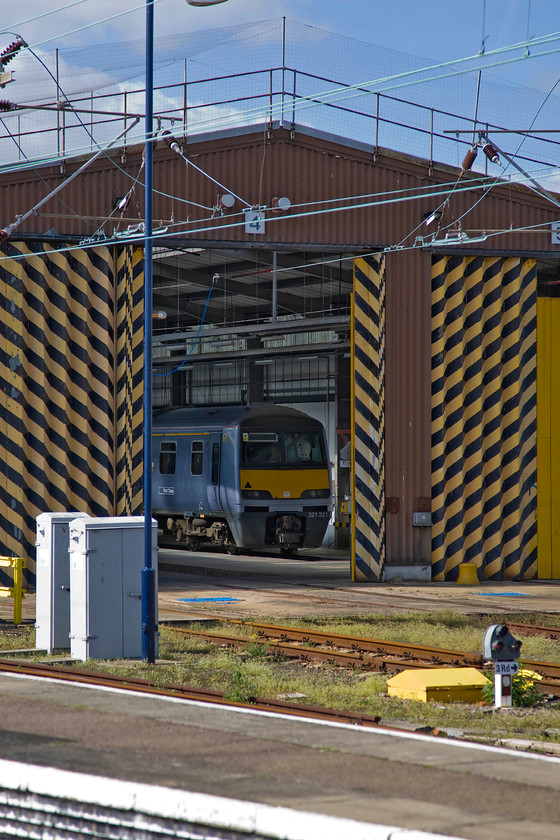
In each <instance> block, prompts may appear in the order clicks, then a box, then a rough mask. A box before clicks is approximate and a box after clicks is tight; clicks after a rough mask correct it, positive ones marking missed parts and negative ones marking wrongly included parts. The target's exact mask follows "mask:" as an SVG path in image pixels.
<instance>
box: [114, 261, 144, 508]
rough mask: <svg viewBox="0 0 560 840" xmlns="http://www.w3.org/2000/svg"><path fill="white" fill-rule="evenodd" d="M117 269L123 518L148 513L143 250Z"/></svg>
mask: <svg viewBox="0 0 560 840" xmlns="http://www.w3.org/2000/svg"><path fill="white" fill-rule="evenodd" d="M115 264H116V266H117V313H116V323H117V393H116V402H117V464H116V482H117V485H116V496H117V515H118V516H121V515H122V516H134V515H137V514H140V513H141V512H142V483H143V481H142V476H143V449H142V447H143V443H142V441H143V422H144V409H143V393H144V389H143V382H144V379H143V375H144V374H143V365H144V352H143V334H144V333H143V318H144V262H143V250H142V249H141V248H135V249H134V248H132V247H131V246H126V247H125V248H123V249H120V251H119V253H118V254H117V255H116V258H115Z"/></svg>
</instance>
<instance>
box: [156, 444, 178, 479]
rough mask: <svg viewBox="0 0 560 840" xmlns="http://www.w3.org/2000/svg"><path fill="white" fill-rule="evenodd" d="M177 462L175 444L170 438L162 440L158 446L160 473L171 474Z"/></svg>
mask: <svg viewBox="0 0 560 840" xmlns="http://www.w3.org/2000/svg"><path fill="white" fill-rule="evenodd" d="M176 463H177V444H176V443H175V441H172V440H162V442H161V444H160V447H159V472H160V475H173V473H174V472H175V468H176Z"/></svg>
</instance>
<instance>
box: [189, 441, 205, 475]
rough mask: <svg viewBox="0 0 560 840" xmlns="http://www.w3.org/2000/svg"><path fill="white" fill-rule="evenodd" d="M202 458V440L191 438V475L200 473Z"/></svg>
mask: <svg viewBox="0 0 560 840" xmlns="http://www.w3.org/2000/svg"><path fill="white" fill-rule="evenodd" d="M203 460H204V442H203V441H202V440H193V442H192V444H191V475H202V464H203Z"/></svg>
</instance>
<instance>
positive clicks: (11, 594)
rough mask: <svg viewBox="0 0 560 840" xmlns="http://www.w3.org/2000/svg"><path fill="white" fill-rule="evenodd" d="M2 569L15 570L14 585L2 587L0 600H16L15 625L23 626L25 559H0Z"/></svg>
mask: <svg viewBox="0 0 560 840" xmlns="http://www.w3.org/2000/svg"><path fill="white" fill-rule="evenodd" d="M0 567H3V568H11V569H13V570H14V585H13V586H0V598H13V599H14V624H21V602H22V601H23V599H24V598H25V589H24V588H23V570H24V569H25V559H24V558H23V557H0Z"/></svg>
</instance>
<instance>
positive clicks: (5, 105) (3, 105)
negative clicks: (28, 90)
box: [0, 99, 16, 111]
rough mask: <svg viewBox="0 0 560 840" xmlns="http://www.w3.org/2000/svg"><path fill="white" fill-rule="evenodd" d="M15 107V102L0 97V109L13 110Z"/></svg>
mask: <svg viewBox="0 0 560 840" xmlns="http://www.w3.org/2000/svg"><path fill="white" fill-rule="evenodd" d="M15 107H16V104H15V102H8V100H7V99H0V111H13V110H14V109H15Z"/></svg>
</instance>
